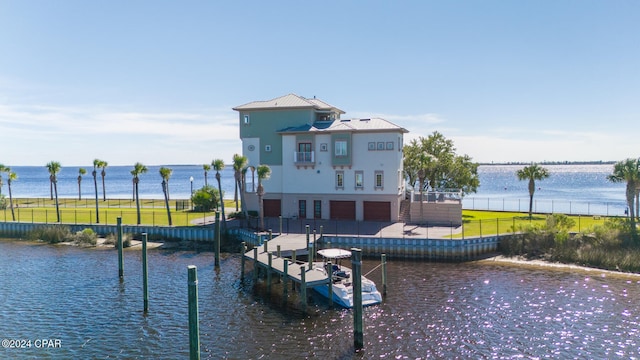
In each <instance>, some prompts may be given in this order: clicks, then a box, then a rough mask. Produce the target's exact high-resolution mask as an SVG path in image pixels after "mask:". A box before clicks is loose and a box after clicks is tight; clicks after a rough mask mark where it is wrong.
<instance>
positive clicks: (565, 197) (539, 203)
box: [2, 164, 626, 215]
mask: <svg viewBox="0 0 640 360" xmlns="http://www.w3.org/2000/svg"><path fill="white" fill-rule="evenodd" d="M168 167H170V168H171V169H173V174H172V176H171V179H170V180H169V192H170V195H171V198H172V199H187V198H189V194H190V193H191V186H192V183H191V181H190V178H191V177H193V179H194V180H193V189H199V188H201V187H202V186H203V185H204V171H203V169H202V165H175V166H168ZM523 167H524V166H523V165H482V166H480V167H479V169H478V175H479V177H480V187H479V188H478V192H477V193H475V194H468V195H467V196H466V197H465V198H464V201H463V206H464V208H465V209H482V210H509V211H527V210H528V206H529V190H528V181H519V180H518V178H517V177H516V171H517V170H519V169H522V168H523ZM545 167H546V168H547V169H549V172H550V174H551V176H550V177H549V178H548V179H545V180H541V181H537V182H536V188H537V189H536V192H535V195H534V201H535V203H534V205H535V206H534V211H537V212H563V213H573V214H589V215H591V214H598V215H623V214H624V210H625V208H626V205H625V202H626V201H625V190H624V189H625V184H614V183H611V182H610V181H608V180H607V176H608V175H609V174H611V171H612V170H613V165H611V164H607V165H545ZM159 169H160V166H149V171H148V172H147V173H146V174H142V175H141V176H140V184H139V191H140V197H141V198H157V199H160V198H162V197H163V193H162V185H161V183H162V178H161V177H160V174H159ZM12 170H13V171H14V172H16V173H17V174H18V180H16V181H14V182H13V184H12V191H13V195H14V196H15V197H48V196H49V195H50V187H49V173H48V172H47V169H46V167H44V166H15V167H12ZM91 170H92V168H87V171H88V172H89V173H88V174H86V175H85V176H84V177H83V180H82V182H81V192H82V194H83V196H84V197H90V198H92V197H94V196H95V190H94V184H93V176H92V175H91ZM131 170H132V167H130V166H113V167H107V170H106V174H107V175H106V177H105V187H106V191H107V197H108V198H112V199H128V198H131V197H132V192H133V184H132V176H131V174H130V172H131ZM77 178H78V167H63V168H62V170H61V171H60V173H59V175H58V194H59V196H60V197H61V198H73V197H77V196H78V181H77ZM267 181H268V180H267ZM4 182H5V183H6V179H5V181H4ZM207 182H208V184H209V185H213V186H217V182H216V180H215V171H210V172H209V174H208V181H207ZM221 182H222V190H223V192H224V194H225V198H227V199H231V198H233V194H234V189H235V187H234V185H235V184H234V176H233V169H232V168H231V167H230V166H226V167H225V169H224V170H223V171H222V172H221ZM247 182H248V186H249V188H251V176H250V173H249V174H248V179H247ZM2 193H3V194H5V195H6V194H7V187H6V185H5V186H4V187H3V189H2ZM98 193H99V196H100V198H101V197H102V179H101V176H100V174H98Z"/></svg>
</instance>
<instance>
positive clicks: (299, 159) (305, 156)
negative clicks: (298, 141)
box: [293, 151, 316, 164]
mask: <svg viewBox="0 0 640 360" xmlns="http://www.w3.org/2000/svg"><path fill="white" fill-rule="evenodd" d="M315 161H316V159H315V153H314V152H313V151H309V152H294V153H293V162H295V163H296V164H313V163H315Z"/></svg>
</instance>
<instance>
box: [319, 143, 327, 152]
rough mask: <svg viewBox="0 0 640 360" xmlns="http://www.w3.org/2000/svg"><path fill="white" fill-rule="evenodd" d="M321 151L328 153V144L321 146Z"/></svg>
mask: <svg viewBox="0 0 640 360" xmlns="http://www.w3.org/2000/svg"><path fill="white" fill-rule="evenodd" d="M320 151H327V144H326V143H322V144H320Z"/></svg>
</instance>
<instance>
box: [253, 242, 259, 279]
mask: <svg viewBox="0 0 640 360" xmlns="http://www.w3.org/2000/svg"><path fill="white" fill-rule="evenodd" d="M256 281H258V248H257V247H254V248H253V283H254V284H255V283H256Z"/></svg>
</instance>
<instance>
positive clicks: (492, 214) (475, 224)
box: [453, 210, 606, 238]
mask: <svg viewBox="0 0 640 360" xmlns="http://www.w3.org/2000/svg"><path fill="white" fill-rule="evenodd" d="M569 217H570V218H571V219H573V220H574V221H575V226H574V228H573V229H571V231H576V232H579V231H584V230H587V229H589V228H592V227H593V226H594V225H602V224H603V223H604V221H605V219H606V217H605V216H577V215H576V216H569ZM546 218H547V215H546V214H533V216H532V218H531V219H530V218H529V214H528V213H519V212H503V211H481V210H463V211H462V222H463V233H461V234H455V235H454V236H453V237H454V238H462V237H475V236H480V235H483V236H488V235H493V234H505V233H511V232H513V229H514V228H515V229H518V228H519V227H520V226H521V225H526V224H544V223H545V220H546Z"/></svg>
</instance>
